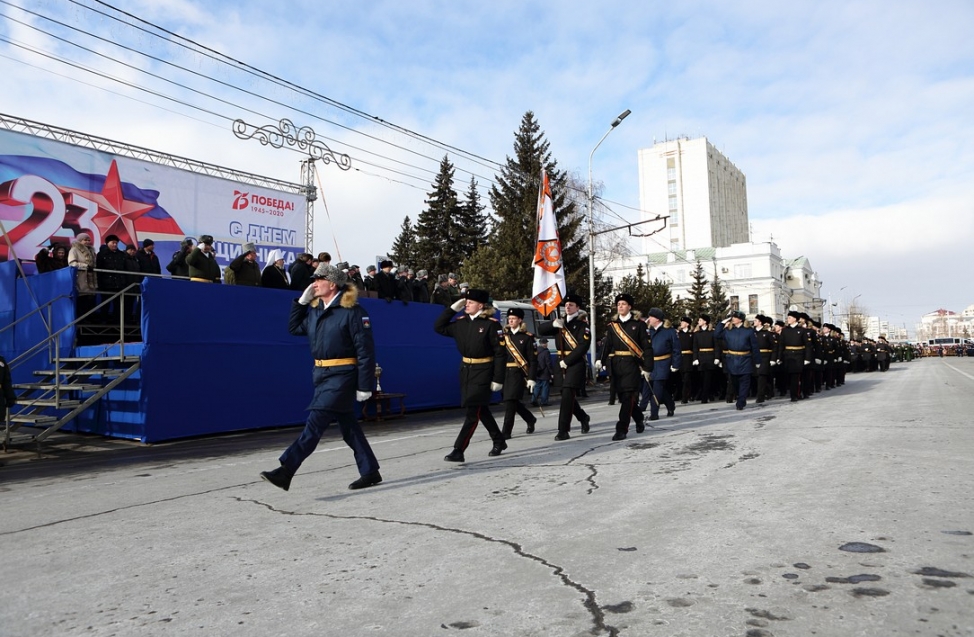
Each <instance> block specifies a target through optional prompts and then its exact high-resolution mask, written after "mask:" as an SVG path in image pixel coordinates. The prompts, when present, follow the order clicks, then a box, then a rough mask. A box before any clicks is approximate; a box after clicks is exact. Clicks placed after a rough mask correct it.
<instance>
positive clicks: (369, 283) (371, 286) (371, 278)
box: [362, 265, 377, 292]
mask: <svg viewBox="0 0 974 637" xmlns="http://www.w3.org/2000/svg"><path fill="white" fill-rule="evenodd" d="M375 272H376V267H375V266H374V265H367V266H365V276H364V277H362V284H363V285H365V291H366V292H375V291H376V290H377V288H376V283H375Z"/></svg>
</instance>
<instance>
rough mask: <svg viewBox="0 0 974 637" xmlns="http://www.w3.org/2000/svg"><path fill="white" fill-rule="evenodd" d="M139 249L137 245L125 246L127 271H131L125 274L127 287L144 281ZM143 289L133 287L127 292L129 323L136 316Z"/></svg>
mask: <svg viewBox="0 0 974 637" xmlns="http://www.w3.org/2000/svg"><path fill="white" fill-rule="evenodd" d="M137 254H138V250H136V249H135V245H134V244H133V245H130V246H125V271H126V272H131V274H128V275H126V276H125V287H128V286H130V285H132V284H133V283H135V284H136V285H138V284H140V283H142V279H144V278H145V277H144V276H142V274H141V273H142V266H141V265H140V264H139V259H138V256H137ZM141 293H142V291H141V290H140V289H139V288H132V289H131V290H129V291H128V292H126V293H125V322H126V323H127V324H128V323H129V321H134V320H135V317H136V310H137V308H138V303H137V301H138V300H139V296H140V295H141Z"/></svg>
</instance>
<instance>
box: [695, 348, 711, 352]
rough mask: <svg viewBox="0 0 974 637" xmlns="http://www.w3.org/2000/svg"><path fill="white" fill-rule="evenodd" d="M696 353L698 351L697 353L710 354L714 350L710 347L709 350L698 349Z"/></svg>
mask: <svg viewBox="0 0 974 637" xmlns="http://www.w3.org/2000/svg"><path fill="white" fill-rule="evenodd" d="M697 351H698V352H712V351H714V348H713V347H711V348H709V349H703V348H700V349H698V350H697Z"/></svg>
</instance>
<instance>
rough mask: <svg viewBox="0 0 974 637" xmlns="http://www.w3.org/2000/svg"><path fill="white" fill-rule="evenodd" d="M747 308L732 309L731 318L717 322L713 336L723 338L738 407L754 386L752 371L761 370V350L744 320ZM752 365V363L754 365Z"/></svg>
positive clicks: (726, 363) (742, 406) (728, 371)
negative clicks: (744, 310) (740, 309)
mask: <svg viewBox="0 0 974 637" xmlns="http://www.w3.org/2000/svg"><path fill="white" fill-rule="evenodd" d="M746 318H747V317H746V316H745V314H744V312H741V311H734V312H731V315H730V318H727V319H725V320H724V321H723V322H722V323H718V324H717V328H716V329H715V330H714V337H715V338H717V339H720V340H722V341H724V347H725V349H724V360H725V365H726V367H725V370H724V371H726V372H727V373H728V374H729V375H730V377H731V382H732V383H733V385H734V392H735V393H736V394H737V409H738V410H739V411H740V410H742V409H744V406H745V405H746V404H747V396H748V393H749V392H750V390H751V372H752V371H753V370H757V371H760V370H761V351H760V348H759V347H758V339H757V338H756V337H755V336H754V329H752V328H750V327H748V326H747V325H746V324H745V323H744V321H745V319H746ZM752 365H753V367H752Z"/></svg>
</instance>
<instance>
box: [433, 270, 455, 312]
mask: <svg viewBox="0 0 974 637" xmlns="http://www.w3.org/2000/svg"><path fill="white" fill-rule="evenodd" d="M453 302H454V298H453V295H452V294H450V277H449V275H446V274H441V275H440V276H438V277H437V278H436V289H435V290H433V303H435V304H437V305H442V306H443V307H450V306H451V305H453Z"/></svg>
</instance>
